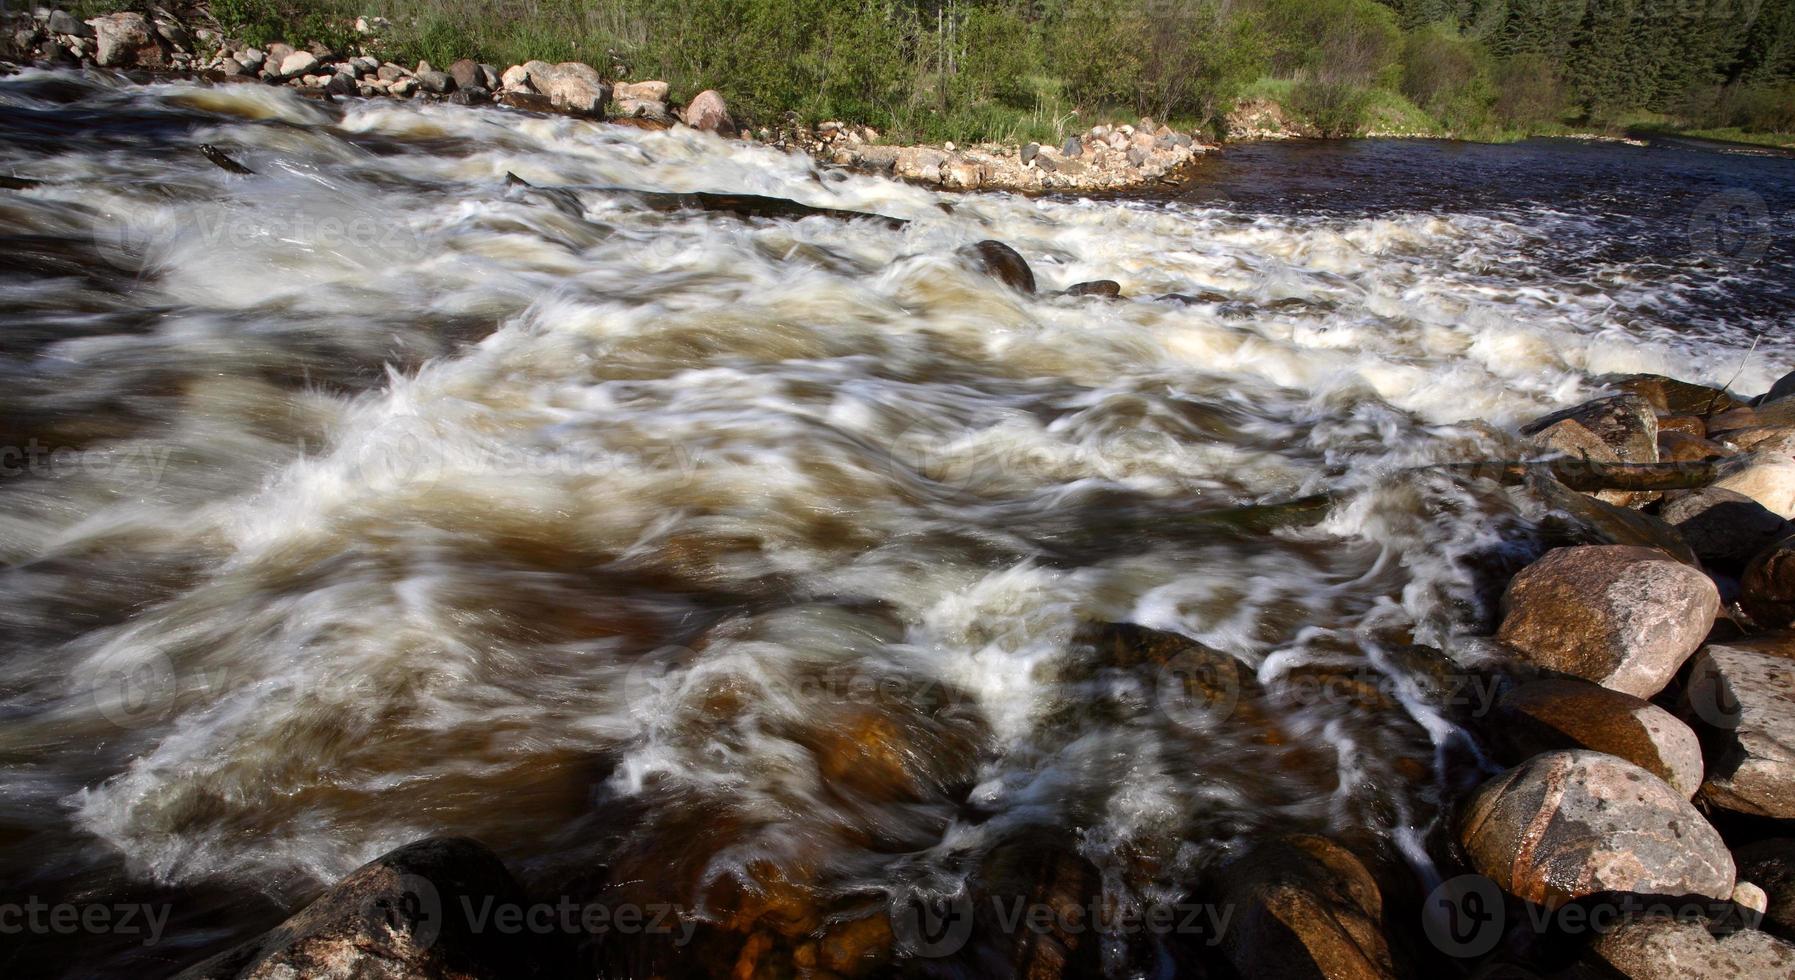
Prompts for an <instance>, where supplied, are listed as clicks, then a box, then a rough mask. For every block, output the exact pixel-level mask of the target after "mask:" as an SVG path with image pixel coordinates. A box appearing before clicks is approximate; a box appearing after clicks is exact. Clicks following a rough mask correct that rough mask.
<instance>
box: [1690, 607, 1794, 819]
mask: <svg viewBox="0 0 1795 980" xmlns="http://www.w3.org/2000/svg"><path fill="white" fill-rule="evenodd" d="M1681 706H1682V708H1683V713H1684V716H1685V717H1687V718H1689V720H1690V723H1691V724H1692V725H1694V726H1695V728H1696V730H1697V731H1698V732H1700V733H1701V734H1702V736H1703V745H1704V747H1705V748H1706V750H1707V778H1706V780H1705V781H1704V782H1703V783H1702V799H1703V800H1705V801H1707V802H1708V803H1710V804H1712V805H1714V806H1717V807H1720V808H1722V809H1726V810H1731V811H1733V812H1735V813H1745V814H1751V815H1753V816H1761V817H1774V818H1778V819H1785V820H1786V819H1792V818H1795V635H1791V634H1786V633H1785V634H1779V635H1776V636H1770V637H1760V638H1756V639H1751V640H1737V641H1734V642H1731V643H1725V644H1719V643H1712V644H1709V645H1708V646H1706V647H1703V648H1702V651H1701V652H1700V653H1698V654H1696V656H1695V659H1694V660H1693V661H1692V662H1691V664H1690V670H1689V683H1688V687H1687V689H1686V690H1685V691H1684V693H1683V700H1682V705H1681Z"/></svg>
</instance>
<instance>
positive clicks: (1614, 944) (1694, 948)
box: [1590, 918, 1795, 980]
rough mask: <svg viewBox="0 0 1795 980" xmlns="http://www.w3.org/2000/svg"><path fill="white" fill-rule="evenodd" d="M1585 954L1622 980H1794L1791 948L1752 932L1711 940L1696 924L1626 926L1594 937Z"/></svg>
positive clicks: (1668, 921)
mask: <svg viewBox="0 0 1795 980" xmlns="http://www.w3.org/2000/svg"><path fill="white" fill-rule="evenodd" d="M1590 953H1591V955H1592V957H1593V958H1594V959H1596V960H1598V961H1600V962H1601V963H1602V964H1603V965H1604V966H1606V967H1607V968H1608V969H1609V970H1612V971H1614V972H1615V973H1618V974H1619V975H1620V976H1622V977H1625V978H1627V980H1739V978H1744V977H1784V978H1787V977H1795V946H1792V945H1790V944H1789V943H1786V942H1784V941H1783V940H1781V939H1777V938H1776V937H1775V936H1770V935H1766V934H1764V933H1762V932H1759V931H1757V930H1756V929H1740V930H1738V931H1737V932H1734V933H1732V934H1730V935H1726V936H1715V935H1714V934H1713V933H1712V932H1710V931H1709V930H1708V926H1707V924H1706V923H1705V922H1703V921H1700V920H1694V921H1679V920H1677V919H1669V918H1651V919H1638V920H1634V921H1631V922H1625V923H1622V924H1621V925H1620V926H1619V927H1617V928H1614V929H1611V930H1609V931H1607V932H1604V933H1601V934H1600V935H1598V936H1597V937H1596V939H1595V941H1594V942H1593V943H1591V944H1590Z"/></svg>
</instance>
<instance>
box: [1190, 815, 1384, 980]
mask: <svg viewBox="0 0 1795 980" xmlns="http://www.w3.org/2000/svg"><path fill="white" fill-rule="evenodd" d="M1219 877H1220V879H1221V881H1222V883H1223V884H1222V889H1223V892H1222V903H1223V904H1222V907H1225V908H1232V909H1233V910H1234V921H1233V922H1232V923H1231V924H1230V926H1229V928H1227V929H1226V930H1224V931H1223V932H1222V935H1221V947H1222V951H1223V952H1224V953H1225V954H1226V955H1227V957H1228V959H1229V961H1230V962H1231V963H1232V964H1233V966H1234V968H1235V970H1236V971H1237V972H1238V974H1239V975H1240V976H1242V977H1280V978H1286V977H1287V978H1293V980H1301V978H1315V980H1321V978H1327V980H1361V978H1383V977H1394V976H1395V975H1396V970H1395V967H1394V965H1393V964H1392V961H1391V957H1390V947H1389V943H1388V942H1387V941H1386V940H1385V938H1384V909H1383V895H1382V894H1381V893H1380V892H1379V890H1378V887H1377V882H1376V880H1374V879H1373V878H1372V877H1371V873H1370V872H1369V871H1367V870H1366V869H1365V866H1364V865H1363V864H1361V863H1360V862H1359V859H1358V858H1356V857H1354V856H1353V855H1352V853H1351V852H1349V851H1347V850H1346V849H1345V848H1343V847H1341V846H1340V845H1339V844H1336V843H1335V842H1333V841H1331V840H1328V839H1327V838H1324V837H1312V836H1296V837H1289V838H1284V839H1281V840H1277V841H1273V842H1270V843H1267V844H1262V845H1259V846H1258V847H1255V848H1254V849H1253V850H1252V851H1250V852H1248V853H1247V854H1246V855H1244V856H1243V857H1241V858H1239V859H1238V860H1236V861H1233V862H1231V863H1230V864H1228V865H1227V866H1226V867H1224V868H1222V870H1221V871H1220V873H1219Z"/></svg>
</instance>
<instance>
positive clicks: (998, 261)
mask: <svg viewBox="0 0 1795 980" xmlns="http://www.w3.org/2000/svg"><path fill="white" fill-rule="evenodd" d="M960 253H961V254H962V255H965V256H966V257H968V258H970V259H971V260H972V262H973V264H974V265H975V266H977V267H978V269H979V270H980V271H981V272H983V273H985V274H986V275H988V276H990V277H991V278H993V279H996V280H997V281H998V282H1001V283H1003V284H1004V285H1006V286H1009V287H1010V288H1011V289H1015V290H1019V291H1021V292H1024V293H1029V294H1033V293H1034V291H1035V274H1034V271H1033V270H1031V269H1030V268H1029V267H1028V262H1027V260H1025V259H1023V257H1022V256H1021V254H1019V253H1018V252H1017V251H1016V250H1015V249H1013V248H1011V247H1009V246H1008V245H1005V244H1004V243H1003V242H1000V241H996V240H993V239H986V240H985V241H982V242H979V243H978V244H977V245H973V246H970V247H968V248H963V249H961V250H960Z"/></svg>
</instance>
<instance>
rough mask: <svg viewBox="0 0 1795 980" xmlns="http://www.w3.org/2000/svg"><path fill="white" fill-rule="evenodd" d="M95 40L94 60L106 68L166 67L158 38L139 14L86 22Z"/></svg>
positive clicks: (111, 15) (105, 16)
mask: <svg viewBox="0 0 1795 980" xmlns="http://www.w3.org/2000/svg"><path fill="white" fill-rule="evenodd" d="M87 23H88V24H90V25H92V27H93V29H94V35H95V38H96V49H95V54H94V60H95V61H97V62H99V63H100V64H101V65H103V66H105V67H108V68H131V67H136V68H161V67H164V66H165V65H166V64H167V59H166V58H165V57H164V55H163V51H162V44H161V40H160V38H158V37H157V36H156V34H155V33H154V32H153V31H152V30H151V28H150V23H149V21H147V20H144V19H143V15H142V14H138V13H132V12H129V11H126V12H124V13H117V14H105V15H103V16H100V17H94V18H91V19H89V20H88V22H87Z"/></svg>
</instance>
